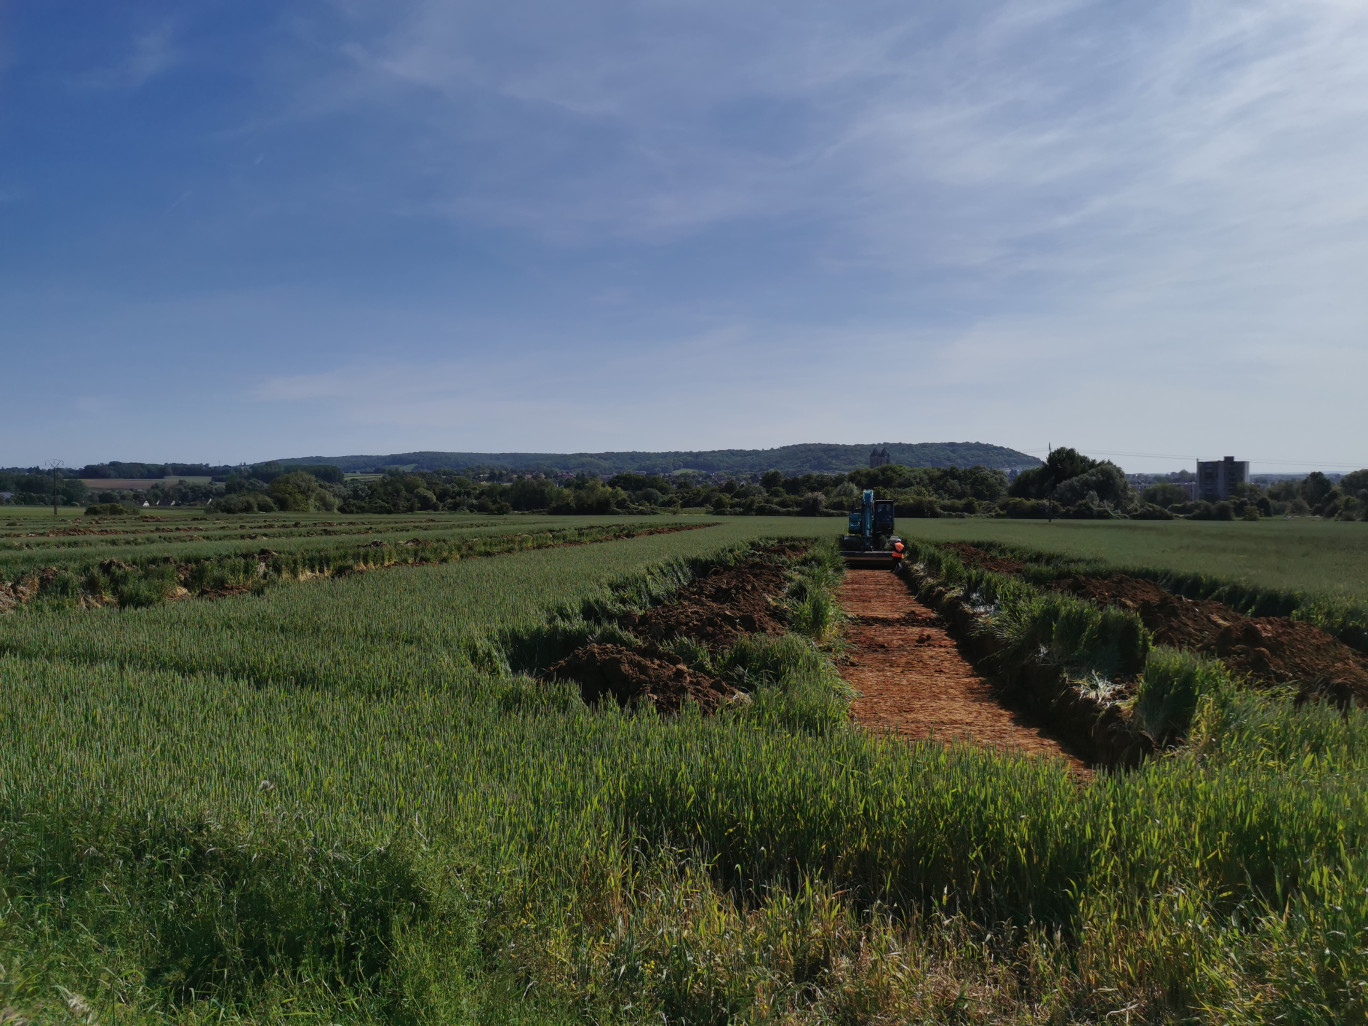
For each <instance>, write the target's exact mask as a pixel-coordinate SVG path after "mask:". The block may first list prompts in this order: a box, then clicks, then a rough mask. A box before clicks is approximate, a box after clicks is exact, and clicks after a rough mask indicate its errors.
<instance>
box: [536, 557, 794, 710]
mask: <svg viewBox="0 0 1368 1026" xmlns="http://www.w3.org/2000/svg"><path fill="white" fill-rule="evenodd" d="M801 551H802V549H801V548H799V547H794V546H788V545H775V546H771V547H769V548H767V549H764V550H761V551H759V552H757V553H756V554H755V555H753V556H751V557H749V558H747V559H746V560H744V561H743V562H741V563H736V564H731V565H726V566H718V567H714V568H713V569H712V570H711V571H710V572H708V573H707V574H705V575H704V576H702V577H699V578H698V579H696V580H694V581H691V582H689V583H688V584H686V585H684V587H682V588H680V589H679V591H677V592H676V593H675V595H674V597H673V598H672V599H671V601H669V602H667V603H664V604H663V605H659V606H653V607H651V608H650V609H647V610H644V611H643V612H641V613H636V614H629V615H628V616H625V617H623V618H622V620H621V621H620V623H621V626H623V627H625V628H627V629H628V630H629V631H631V632H632V633H633V634H635V635H637V636H638V637H640V638H643V639H646V640H647V643H646V644H645V645H644V646H642V647H641V648H638V649H630V648H627V647H625V646H622V645H601V644H591V645H585V646H584V647H582V648H579V649H576V650H575V651H574V652H572V653H571V654H570V655H568V656H567V657H566V658H564V659H562V660H561V661H560V662H558V663H555V664H554V665H552V666H550V667H548V668H547V670H546V671H545V673H544V676H546V677H548V678H554V679H560V680H574V681H577V682H578V683H579V685H580V694H581V695H582V696H583V698H584V700H585V702H587V703H589V704H593V703H595V702H598V701H600V700H601V699H603V698H604V697H612V698H613V699H615V700H616V701H617V702H618V704H619V705H623V706H629V705H634V704H639V703H642V702H651V703H652V704H654V705H655V707H656V708H657V709H659V710H660V711H661V712H663V713H677V712H679V710H680V709H681V708H682V707H683V705H684V702H685V701H693V702H695V703H697V705H698V707H699V708H700V709H701V710H702V711H703V712H704V713H712V712H715V711H716V710H717V709H718V708H719V707H720V706H722V705H723V704H725V703H726V702H728V701H730V700H731V698H732V697H733V696H734V695H735V689H733V688H730V687H728V686H727V685H725V684H724V683H723V682H722V681H719V680H717V679H716V678H714V677H710V676H708V675H707V674H704V673H699V672H698V671H696V670H693V669H690V668H689V666H688V665H687V664H686V663H685V661H684V660H683V659H681V658H679V657H678V656H676V655H674V654H673V653H671V652H668V651H666V650H664V649H662V648H661V647H660V645H659V644H658V643H659V642H662V641H670V640H672V639H674V638H680V637H684V638H692V639H694V640H695V641H699V642H702V643H703V644H704V645H706V646H707V647H708V648H709V649H712V650H714V651H716V650H718V649H722V648H725V647H727V646H728V645H730V644H732V643H733V642H735V641H736V640H737V639H738V638H740V637H741V636H742V635H745V634H777V633H781V632H782V631H783V629H784V625H783V622H782V621H781V620H780V619H779V618H778V615H777V612H778V611H777V610H776V608H775V605H774V602H775V598H776V597H777V596H778V595H779V594H780V593H782V592H783V590H784V588H785V586H786V585H787V574H786V572H785V570H784V567H783V565H782V563H781V562H780V560H782V559H784V558H786V557H789V556H793V555H797V554H798V553H799V552H801Z"/></svg>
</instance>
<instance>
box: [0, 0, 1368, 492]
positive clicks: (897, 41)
mask: <svg viewBox="0 0 1368 1026" xmlns="http://www.w3.org/2000/svg"><path fill="white" fill-rule="evenodd" d="M1366 53H1368V5H1366V4H1364V3H1362V2H1361V0H1250V2H1247V3H1241V4H1229V3H1214V2H1187V3H1177V2H1170V0H1144V2H1138V0H1136V2H1131V0H1092V2H1077V0H1040V2H1032V3H1022V2H1019V0H1018V2H1012V3H1006V2H976V0H965V2H959V3H955V4H945V3H939V2H935V3H933V2H908V0H903V2H898V3H889V2H869V3H860V4H833V3H829V2H828V3H809V2H806V0H784V2H773V3H754V2H749V0H727V2H717V3H713V2H702V0H695V2H689V3H675V2H654V0H647V2H637V3H615V2H594V0H585V2H581V3H576V4H553V3H522V2H518V0H501V2H498V3H460V2H437V0H417V2H403V0H383V2H370V0H330V2H323V0H317V2H315V0H299V2H295V3H291V4H279V3H267V2H254V0H204V2H197V3H194V4H186V3H182V2H176V3H170V2H167V3H153V2H144V3H137V2H127V3H123V2H121V3H105V2H102V0H101V2H97V0H84V2H68V0H9V2H7V3H0V349H3V357H4V360H3V366H4V367H5V371H6V373H5V386H6V387H5V388H4V389H3V393H0V394H2V395H3V400H0V402H3V406H0V409H3V419H2V420H0V424H2V425H3V430H2V431H0V464H30V463H35V462H38V461H41V460H44V459H47V458H51V457H59V458H62V459H65V460H66V461H67V462H68V463H71V464H79V463H84V462H88V461H97V460H105V459H145V460H162V459H166V460H206V461H211V462H218V461H233V462H236V461H239V460H258V459H266V458H270V457H275V456H289V455H315V454H324V455H339V454H344V453H357V452H367V453H384V452H396V451H404V450H411V449H456V450H477V451H501V450H538V451H569V450H602V449H665V448H669V449H695V448H715V447H768V446H775V445H783V444H787V443H790V442H800V441H843V442H861V441H874V440H889V441H956V440H979V441H991V442H996V443H1000V444H1004V445H1011V446H1014V447H1017V448H1021V449H1025V450H1028V451H1034V450H1040V449H1043V448H1044V447H1045V446H1046V445H1047V444H1048V443H1051V442H1053V443H1054V444H1055V445H1059V444H1072V445H1076V446H1078V447H1080V448H1083V449H1085V450H1089V451H1094V452H1100V453H1118V454H1119V453H1125V454H1128V455H1124V456H1122V455H1118V456H1116V457H1115V458H1116V459H1117V462H1119V463H1121V464H1122V465H1123V466H1126V467H1127V469H1133V470H1161V469H1171V468H1174V467H1177V466H1182V465H1186V462H1187V460H1188V459H1189V458H1191V457H1197V456H1201V457H1204V458H1205V457H1211V456H1215V457H1219V456H1222V455H1234V456H1237V457H1239V458H1251V459H1254V460H1255V461H1256V469H1265V470H1280V469H1292V468H1293V467H1295V466H1309V465H1311V464H1313V463H1315V464H1324V465H1325V468H1326V469H1335V467H1334V465H1335V464H1345V465H1346V468H1347V467H1349V466H1361V465H1363V464H1365V463H1368V451H1366V450H1368V443H1366V442H1365V439H1368V430H1365V429H1366V428H1368V413H1365V410H1364V406H1365V403H1364V398H1363V397H1364V382H1365V381H1368V339H1366V338H1365V329H1368V287H1365V285H1364V281H1365V279H1366V278H1368V230H1366V229H1368V173H1365V168H1368V60H1365V59H1364V54H1366ZM1130 454H1155V455H1153V456H1145V455H1130ZM1279 461H1285V462H1279Z"/></svg>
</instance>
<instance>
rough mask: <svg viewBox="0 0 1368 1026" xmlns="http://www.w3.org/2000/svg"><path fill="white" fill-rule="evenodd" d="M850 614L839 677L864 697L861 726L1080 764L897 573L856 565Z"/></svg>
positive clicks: (850, 579) (858, 715)
mask: <svg viewBox="0 0 1368 1026" xmlns="http://www.w3.org/2000/svg"><path fill="white" fill-rule="evenodd" d="M840 599H841V605H842V607H843V608H844V610H845V612H846V614H847V616H848V617H849V618H850V626H849V628H848V630H847V632H846V640H847V641H848V642H849V644H850V648H849V650H848V651H847V653H846V655H845V656H844V658H843V659H842V660H841V663H840V669H841V675H842V676H843V677H844V678H845V680H846V682H847V683H849V684H850V685H851V686H852V687H853V688H855V689H856V691H858V692H859V697H858V698H856V699H855V701H854V702H853V703H852V705H851V714H852V716H853V717H854V718H855V720H856V721H857V722H858V723H860V724H861V725H863V726H865V727H867V728H869V729H871V730H877V731H892V732H894V733H897V734H901V735H903V736H904V737H906V738H908V739H909V740H914V741H919V740H924V739H930V738H934V739H936V740H939V741H956V740H959V741H966V742H968V743H970V744H975V745H982V746H986V747H992V748H1001V749H1007V750H1011V751H1017V752H1023V753H1026V754H1029V755H1041V756H1054V757H1058V758H1064V759H1067V760H1068V761H1069V762H1070V763H1071V764H1072V765H1073V766H1074V767H1075V768H1077V769H1080V770H1082V769H1083V763H1082V762H1081V761H1080V760H1079V759H1077V758H1076V757H1075V756H1073V755H1072V754H1071V753H1069V752H1068V751H1067V750H1066V749H1065V748H1064V747H1063V746H1062V745H1061V744H1060V742H1059V741H1058V740H1057V739H1056V738H1055V737H1053V736H1052V735H1051V734H1050V733H1049V732H1047V731H1046V730H1044V729H1043V728H1041V727H1040V726H1039V725H1037V724H1035V723H1033V722H1032V721H1031V720H1029V719H1028V718H1026V717H1025V716H1023V715H1022V714H1020V713H1018V712H1014V711H1012V710H1009V709H1007V708H1005V707H1004V706H1003V705H1002V704H1001V703H1000V702H999V701H998V699H997V697H996V695H995V694H994V692H993V689H992V687H991V686H990V685H989V684H988V682H987V681H985V680H984V679H983V678H982V677H980V676H979V675H978V674H977V673H976V672H975V671H974V668H973V667H972V666H971V665H970V664H969V662H968V661H967V660H966V659H965V658H964V656H963V655H961V654H960V651H959V649H958V647H957V646H956V644H955V641H954V639H953V638H952V637H951V636H950V633H949V631H948V629H947V626H946V623H945V621H944V619H943V618H942V617H941V616H940V615H939V614H937V613H936V612H935V611H934V610H932V609H930V608H929V607H928V606H926V605H924V604H922V603H921V602H920V601H918V599H917V598H916V596H914V595H913V594H912V593H911V592H910V591H909V590H908V588H907V586H906V584H904V583H903V581H902V580H901V579H900V578H899V577H898V576H896V575H895V574H891V573H888V572H886V571H851V572H848V573H847V574H846V576H845V579H844V581H843V582H842V585H841V592H840Z"/></svg>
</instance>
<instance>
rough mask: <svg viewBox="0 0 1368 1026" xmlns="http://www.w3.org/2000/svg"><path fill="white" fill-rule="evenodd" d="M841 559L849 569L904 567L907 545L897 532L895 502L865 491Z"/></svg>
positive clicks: (845, 540)
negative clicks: (904, 554)
mask: <svg viewBox="0 0 1368 1026" xmlns="http://www.w3.org/2000/svg"><path fill="white" fill-rule="evenodd" d="M841 556H842V558H843V559H844V560H845V565H846V569H854V568H866V567H867V568H871V569H878V570H890V569H892V570H896V569H897V568H898V567H900V566H902V560H903V543H902V539H901V538H899V537H898V536H897V535H896V534H894V533H893V500H892V499H876V498H874V492H873V490H872V489H869V488H866V489H865V492H864V495H863V496H861V498H860V505H859V506H858V507H856V508H855V510H854V511H853V512H852V513H851V514H850V523H849V525H848V526H847V527H846V533H845V535H844V536H843V537H842V538H841Z"/></svg>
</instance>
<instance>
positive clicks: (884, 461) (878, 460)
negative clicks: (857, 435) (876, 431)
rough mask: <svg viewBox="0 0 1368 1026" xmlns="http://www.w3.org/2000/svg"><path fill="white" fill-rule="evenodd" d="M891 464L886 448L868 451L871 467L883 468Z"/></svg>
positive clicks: (890, 457) (891, 460)
mask: <svg viewBox="0 0 1368 1026" xmlns="http://www.w3.org/2000/svg"><path fill="white" fill-rule="evenodd" d="M892 462H893V457H892V456H890V455H888V446H886V445H885V446H884V447H883V448H881V449H870V450H869V465H870V466H871V467H884V466H887V465H888V464H890V463H892Z"/></svg>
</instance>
